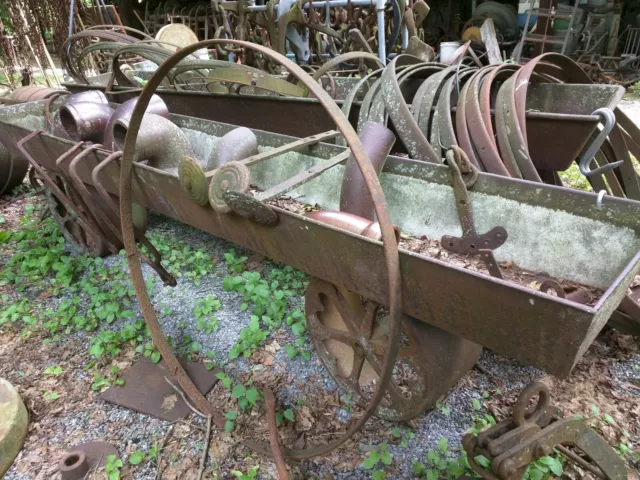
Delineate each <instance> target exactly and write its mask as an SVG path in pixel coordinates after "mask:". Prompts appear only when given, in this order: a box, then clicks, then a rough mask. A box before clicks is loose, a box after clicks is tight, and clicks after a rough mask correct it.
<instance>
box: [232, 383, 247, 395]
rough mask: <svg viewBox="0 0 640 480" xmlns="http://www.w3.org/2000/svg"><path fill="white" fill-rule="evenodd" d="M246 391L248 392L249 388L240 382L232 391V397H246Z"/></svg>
mask: <svg viewBox="0 0 640 480" xmlns="http://www.w3.org/2000/svg"><path fill="white" fill-rule="evenodd" d="M246 393H247V388H246V387H245V386H244V385H242V384H241V383H239V384H238V385H236V386H235V387H233V390H232V391H231V398H240V397H244V396H245V394H246Z"/></svg>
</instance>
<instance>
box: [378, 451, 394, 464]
mask: <svg viewBox="0 0 640 480" xmlns="http://www.w3.org/2000/svg"><path fill="white" fill-rule="evenodd" d="M380 459H381V460H382V463H384V464H385V465H391V464H392V463H393V456H392V455H391V454H390V453H389V452H387V451H386V450H385V451H384V452H382V453H381V454H380Z"/></svg>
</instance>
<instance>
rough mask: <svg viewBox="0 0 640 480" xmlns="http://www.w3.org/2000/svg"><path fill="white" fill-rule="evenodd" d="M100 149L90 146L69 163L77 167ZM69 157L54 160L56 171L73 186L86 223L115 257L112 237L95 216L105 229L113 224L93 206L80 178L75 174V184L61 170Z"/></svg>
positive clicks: (67, 155) (115, 248)
mask: <svg viewBox="0 0 640 480" xmlns="http://www.w3.org/2000/svg"><path fill="white" fill-rule="evenodd" d="M78 144H80V145H81V146H85V145H86V144H85V143H84V142H78V143H77V144H76V145H78ZM101 147H102V145H100V144H94V145H90V146H89V147H88V148H86V149H84V150H82V151H81V152H79V153H78V154H76V156H75V157H73V159H72V160H71V162H73V161H75V162H76V163H75V164H74V167H75V165H77V163H78V162H79V161H80V160H82V159H83V158H86V157H87V156H88V155H89V154H90V153H92V152H94V151H96V150H98V149H99V148H101ZM74 153H75V152H74ZM70 157H71V154H68V152H67V153H66V154H64V155H61V156H60V157H58V159H57V160H56V167H57V170H58V174H59V175H61V176H62V178H63V179H64V180H65V181H66V182H68V183H69V184H70V185H73V186H74V187H75V188H76V190H78V192H79V193H80V198H78V199H77V200H78V201H79V202H82V203H83V205H81V207H83V210H84V211H85V212H86V218H87V221H88V222H89V223H91V225H92V226H93V228H94V230H95V231H97V232H100V238H102V240H103V241H104V242H105V243H106V244H107V248H108V249H109V251H110V252H111V253H112V254H113V255H117V254H118V252H119V251H120V249H119V248H118V247H117V246H116V245H115V244H114V243H113V236H111V235H109V234H108V233H109V232H108V231H107V230H105V229H103V228H102V227H101V226H100V223H99V222H98V219H97V218H96V214H97V216H98V217H99V219H100V220H102V221H103V222H105V223H107V227H109V229H111V228H112V227H114V225H113V223H111V222H110V221H109V219H108V218H106V215H104V212H103V211H102V209H101V208H100V207H98V206H97V205H95V204H94V202H93V199H92V198H91V193H90V192H89V190H88V189H87V188H86V187H85V185H84V184H83V183H82V180H80V177H78V176H77V174H76V175H75V177H76V179H77V182H76V179H74V178H73V177H72V176H71V175H70V174H68V173H67V172H65V171H64V168H62V165H63V163H64V162H66V161H67V160H68V159H69V158H70ZM74 173H75V170H74ZM74 210H75V209H74Z"/></svg>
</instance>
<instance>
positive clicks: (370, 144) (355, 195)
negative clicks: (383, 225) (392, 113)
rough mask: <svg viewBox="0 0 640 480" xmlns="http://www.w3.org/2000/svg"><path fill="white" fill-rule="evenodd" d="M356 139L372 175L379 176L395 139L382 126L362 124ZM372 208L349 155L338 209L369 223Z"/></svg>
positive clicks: (368, 196)
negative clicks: (366, 156)
mask: <svg viewBox="0 0 640 480" xmlns="http://www.w3.org/2000/svg"><path fill="white" fill-rule="evenodd" d="M358 137H360V141H361V142H362V145H363V146H364V149H365V151H366V152H367V155H368V156H369V159H370V160H371V165H373V168H374V169H375V171H376V174H377V175H380V172H381V171H382V167H383V166H384V162H385V161H386V160H387V157H388V156H389V153H390V152H391V148H392V147H393V144H394V143H395V141H396V136H395V135H394V134H393V132H392V131H391V130H389V129H388V128H387V127H385V126H384V125H381V124H379V123H375V122H366V123H365V124H363V125H362V130H361V131H360V133H359V134H358ZM373 209H374V205H373V200H372V199H371V195H369V192H368V191H367V185H366V182H365V180H364V177H363V176H362V173H360V169H359V168H358V164H357V163H356V162H355V160H354V159H353V155H352V156H350V157H349V160H348V161H347V166H346V168H345V169H344V175H343V177H342V188H341V189H340V210H341V211H343V212H348V213H351V214H353V215H356V216H358V217H361V218H364V219H368V220H370V221H373V220H374V218H375V216H374V213H373ZM356 233H360V232H356Z"/></svg>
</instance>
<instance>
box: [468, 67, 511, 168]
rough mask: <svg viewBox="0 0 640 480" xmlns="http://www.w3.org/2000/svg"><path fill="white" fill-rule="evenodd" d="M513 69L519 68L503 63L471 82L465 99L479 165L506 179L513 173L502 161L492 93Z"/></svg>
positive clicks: (470, 131)
mask: <svg viewBox="0 0 640 480" xmlns="http://www.w3.org/2000/svg"><path fill="white" fill-rule="evenodd" d="M514 67H516V68H518V67H517V66H516V65H510V64H502V65H498V66H495V67H492V68H491V69H489V70H487V71H486V72H485V73H484V74H483V75H478V77H476V78H475V79H473V80H471V81H470V83H471V84H470V85H469V90H468V92H467V96H466V98H465V100H464V102H465V104H466V110H465V113H466V115H465V117H466V123H467V127H468V128H469V133H470V136H471V141H472V143H473V145H474V146H475V147H476V151H477V153H478V157H479V162H480V163H482V164H483V165H484V167H485V168H486V169H487V172H489V173H493V174H496V175H503V176H506V177H510V176H511V173H510V172H509V170H508V169H507V167H506V166H505V164H504V162H503V160H502V156H501V155H500V151H499V150H498V144H497V142H496V138H495V133H494V129H493V118H492V115H491V99H492V92H491V90H492V87H494V86H495V85H496V84H497V81H496V80H497V79H500V78H502V77H503V76H508V75H510V74H512V73H513V71H514V70H515V69H516V68H514ZM481 71H482V70H481ZM496 91H497V89H496V88H493V93H494V94H495V93H496ZM461 100H462V99H461Z"/></svg>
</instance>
